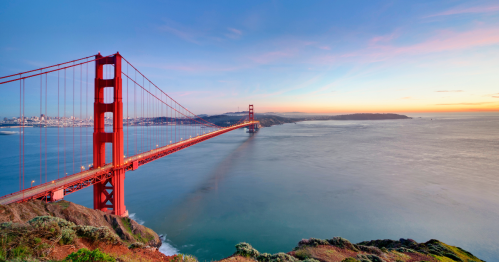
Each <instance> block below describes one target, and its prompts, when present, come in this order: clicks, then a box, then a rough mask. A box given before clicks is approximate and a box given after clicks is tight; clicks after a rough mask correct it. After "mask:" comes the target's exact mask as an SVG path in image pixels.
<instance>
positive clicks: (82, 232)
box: [73, 225, 120, 244]
mask: <svg viewBox="0 0 499 262" xmlns="http://www.w3.org/2000/svg"><path fill="white" fill-rule="evenodd" d="M73 230H74V231H75V232H76V235H78V236H80V237H84V238H88V239H90V240H92V241H103V242H110V243H113V244H114V243H118V242H120V238H119V237H118V236H117V235H116V234H115V233H114V232H113V231H111V229H109V228H107V227H93V226H82V225H77V226H74V227H73Z"/></svg>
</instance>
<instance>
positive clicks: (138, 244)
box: [128, 242, 146, 249]
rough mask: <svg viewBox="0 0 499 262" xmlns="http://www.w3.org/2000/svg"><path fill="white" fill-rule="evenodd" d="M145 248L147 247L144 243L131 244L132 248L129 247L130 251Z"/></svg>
mask: <svg viewBox="0 0 499 262" xmlns="http://www.w3.org/2000/svg"><path fill="white" fill-rule="evenodd" d="M145 246H146V245H144V244H143V243H140V242H135V243H133V244H131V245H130V246H128V249H134V248H143V247H145Z"/></svg>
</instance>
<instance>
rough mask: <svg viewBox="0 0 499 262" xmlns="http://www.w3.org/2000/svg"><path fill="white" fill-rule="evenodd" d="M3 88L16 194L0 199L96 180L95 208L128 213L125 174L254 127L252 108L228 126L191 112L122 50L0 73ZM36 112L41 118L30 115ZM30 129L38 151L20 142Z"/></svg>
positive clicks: (45, 194)
mask: <svg viewBox="0 0 499 262" xmlns="http://www.w3.org/2000/svg"><path fill="white" fill-rule="evenodd" d="M94 69H95V70H94ZM89 79H93V81H89ZM0 86H1V87H4V88H5V89H4V90H7V91H6V92H7V93H8V94H7V97H8V99H9V100H11V101H12V103H14V104H17V102H18V104H19V112H16V114H19V117H18V118H17V117H14V118H13V119H11V120H10V127H11V128H16V129H18V130H19V132H18V133H19V191H17V192H14V193H11V194H9V195H5V196H3V197H0V204H9V203H14V202H24V201H28V200H31V199H41V200H43V201H47V202H51V201H57V200H60V199H63V198H64V196H65V195H68V194H71V193H73V192H76V191H78V190H81V189H84V188H86V187H89V186H92V185H93V196H94V209H99V210H102V211H104V212H108V213H112V214H115V215H120V216H126V215H127V214H128V212H127V210H126V207H125V198H124V196H125V193H124V180H125V172H126V171H131V170H136V169H137V168H139V167H140V166H141V165H145V164H147V163H149V162H152V161H154V160H156V159H159V158H161V157H164V156H166V155H169V154H172V153H174V152H177V151H179V150H182V149H184V148H187V147H190V146H192V145H195V144H198V143H200V142H203V141H205V140H208V139H210V138H213V137H216V136H219V135H221V134H224V133H227V132H230V131H232V130H236V129H239V128H244V127H247V128H248V132H249V133H253V132H254V131H255V129H256V128H257V126H258V124H259V122H258V121H256V120H255V118H254V113H253V105H250V106H249V110H248V114H247V115H245V116H244V117H243V118H241V119H240V120H239V121H238V122H237V123H231V124H230V125H228V126H218V125H215V124H214V123H211V122H209V121H207V120H206V119H203V118H202V117H199V116H197V115H195V114H194V113H192V112H191V111H189V110H188V109H186V108H185V107H183V106H182V105H180V104H179V103H178V102H177V101H175V100H174V99H173V98H171V97H170V96H169V95H168V94H166V93H165V92H163V91H162V90H161V89H160V88H159V87H157V86H156V85H155V84H154V83H152V81H150V80H149V79H148V78H147V77H146V76H144V75H143V74H142V73H141V72H140V71H139V70H137V68H136V67H134V66H133V65H132V64H131V63H130V62H129V61H127V60H126V59H125V58H123V57H122V56H121V55H120V54H119V53H116V54H113V55H109V56H102V55H101V54H100V53H99V54H98V55H96V56H89V57H84V58H81V59H77V60H73V61H69V62H65V63H61V64H57V65H53V66H49V67H44V68H40V69H36V70H31V71H27V72H22V73H18V74H13V75H9V76H4V77H0ZM4 90H2V89H1V88H0V92H2V91H4ZM17 91H18V92H17ZM16 100H17V101H16ZM92 101H94V103H93V106H91V102H92ZM89 104H90V106H89ZM12 107H13V106H11V107H9V108H12ZM16 110H17V109H16ZM33 112H34V113H36V114H37V115H39V116H36V117H31V118H29V117H27V115H28V114H34V113H33ZM6 120H7V119H6ZM6 122H9V121H6ZM92 126H93V132H92V130H91V128H92ZM27 127H35V128H39V134H38V132H36V131H33V130H30V131H31V132H30V134H31V136H30V139H31V140H33V137H35V136H36V138H37V139H36V140H35V143H34V144H37V145H38V147H39V152H32V148H33V145H32V144H33V143H31V144H29V143H27V142H26V140H25V131H26V128H27ZM48 130H50V131H49V132H48ZM55 130H57V132H55ZM90 132H92V133H90ZM49 133H50V135H48V134H49ZM33 134H35V135H33ZM89 137H91V139H89ZM38 138H39V139H38ZM26 147H29V148H31V149H28V151H26ZM54 148H55V149H56V150H53V149H54ZM106 149H107V150H106ZM36 151H38V150H36ZM28 154H30V156H31V159H33V155H35V154H38V155H39V161H35V162H34V161H32V160H28V161H27V160H26V158H25V157H26V155H28ZM68 173H69V175H68ZM35 178H36V180H38V181H37V182H35ZM33 183H35V185H33Z"/></svg>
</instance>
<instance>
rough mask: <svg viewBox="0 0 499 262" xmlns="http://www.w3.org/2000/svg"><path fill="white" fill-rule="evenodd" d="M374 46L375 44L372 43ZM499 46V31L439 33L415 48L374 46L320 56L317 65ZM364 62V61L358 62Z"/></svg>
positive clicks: (374, 60)
mask: <svg viewBox="0 0 499 262" xmlns="http://www.w3.org/2000/svg"><path fill="white" fill-rule="evenodd" d="M378 42H379V40H378ZM370 43H372V41H371V42H370ZM497 44H499V28H480V29H474V30H469V31H465V32H454V31H450V30H446V31H437V32H435V36H433V37H430V38H428V39H426V40H424V41H422V42H419V43H415V44H412V45H393V44H390V43H387V44H381V43H379V44H374V45H369V46H367V47H366V48H362V49H359V50H356V51H353V52H348V53H338V54H332V55H329V56H318V57H316V58H314V59H313V60H314V61H313V62H317V63H327V64H330V63H333V62H344V61H345V60H348V61H352V60H354V61H355V60H357V62H361V63H372V62H380V61H387V60H390V59H392V58H394V57H399V56H414V55H423V54H430V53H438V52H448V51H458V50H465V49H470V48H475V47H483V46H490V45H497ZM358 59H360V61H358Z"/></svg>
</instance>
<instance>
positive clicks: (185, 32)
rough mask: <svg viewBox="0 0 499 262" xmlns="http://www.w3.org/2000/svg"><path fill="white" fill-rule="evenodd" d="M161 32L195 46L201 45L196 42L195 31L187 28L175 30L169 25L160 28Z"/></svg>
mask: <svg viewBox="0 0 499 262" xmlns="http://www.w3.org/2000/svg"><path fill="white" fill-rule="evenodd" d="M159 30H160V31H163V32H167V33H171V34H173V35H175V36H177V37H179V38H181V39H183V40H185V41H187V42H191V43H194V44H199V42H198V41H197V40H196V38H197V35H196V33H194V32H193V31H191V30H189V29H186V28H174V27H172V26H169V25H163V26H160V27H159Z"/></svg>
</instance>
